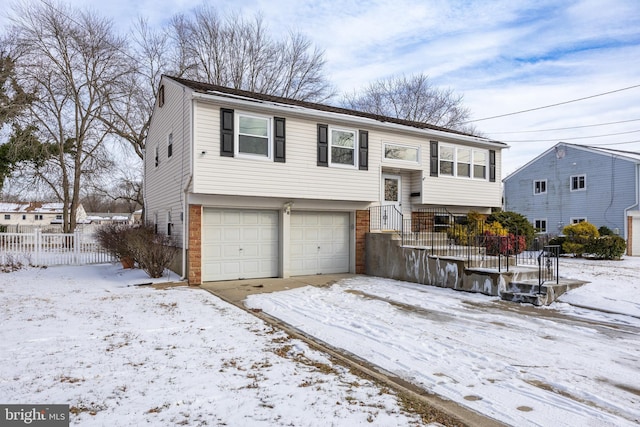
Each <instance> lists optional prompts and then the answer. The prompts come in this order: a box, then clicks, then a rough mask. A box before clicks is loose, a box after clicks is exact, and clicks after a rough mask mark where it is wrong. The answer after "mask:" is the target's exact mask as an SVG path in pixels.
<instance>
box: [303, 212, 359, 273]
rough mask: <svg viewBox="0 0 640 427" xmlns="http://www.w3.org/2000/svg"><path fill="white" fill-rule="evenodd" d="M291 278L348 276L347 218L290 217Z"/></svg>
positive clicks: (342, 215) (326, 215)
mask: <svg viewBox="0 0 640 427" xmlns="http://www.w3.org/2000/svg"><path fill="white" fill-rule="evenodd" d="M290 253H291V256H290V270H291V275H294V276H296V275H306V274H331V273H348V272H349V253H350V251H349V214H348V213H333V212H292V213H291V245H290Z"/></svg>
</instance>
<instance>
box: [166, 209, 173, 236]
mask: <svg viewBox="0 0 640 427" xmlns="http://www.w3.org/2000/svg"><path fill="white" fill-rule="evenodd" d="M172 228H173V224H172V223H171V212H167V236H171V229H172Z"/></svg>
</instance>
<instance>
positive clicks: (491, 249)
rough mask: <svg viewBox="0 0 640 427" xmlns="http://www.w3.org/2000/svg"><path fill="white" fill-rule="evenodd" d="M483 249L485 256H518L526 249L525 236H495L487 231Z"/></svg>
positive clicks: (510, 234)
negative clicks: (485, 249) (484, 249)
mask: <svg viewBox="0 0 640 427" xmlns="http://www.w3.org/2000/svg"><path fill="white" fill-rule="evenodd" d="M485 247H486V248H487V255H498V254H502V255H513V254H519V253H520V252H522V251H524V250H525V249H526V247H527V242H526V238H525V236H516V235H515V234H512V233H509V234H508V235H506V236H504V235H495V234H493V233H491V232H489V231H487V232H485Z"/></svg>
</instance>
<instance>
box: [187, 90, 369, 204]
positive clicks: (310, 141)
mask: <svg viewBox="0 0 640 427" xmlns="http://www.w3.org/2000/svg"><path fill="white" fill-rule="evenodd" d="M261 114H262V115H263V116H266V115H267V114H266V113H265V112H264V111H262V112H261ZM279 115H281V112H275V113H274V114H273V115H272V116H270V117H278V116H279ZM195 117H196V125H195V127H194V132H195V138H196V147H195V152H196V153H201V152H205V153H206V154H204V155H197V156H196V158H195V164H194V178H193V186H194V192H195V193H202V194H220V195H237V196H261V197H280V198H286V199H308V198H312V199H320V200H347V201H363V202H366V201H375V200H377V199H378V188H379V185H378V179H379V171H378V170H377V168H374V167H371V166H370V167H369V170H358V169H357V168H350V167H329V168H323V167H318V166H317V121H316V120H302V119H300V118H297V117H287V119H286V135H287V137H286V162H284V163H278V162H273V161H270V162H267V161H265V162H259V164H257V163H256V162H255V161H254V160H252V159H247V158H242V157H221V156H220V143H219V141H220V105H213V104H208V103H204V102H197V103H196V113H195ZM375 135H376V134H375V132H370V133H369V140H370V142H369V161H370V162H371V159H372V158H374V156H377V158H380V150H381V147H380V144H373V143H371V139H372V137H374V138H375ZM379 138H380V137H378V140H379Z"/></svg>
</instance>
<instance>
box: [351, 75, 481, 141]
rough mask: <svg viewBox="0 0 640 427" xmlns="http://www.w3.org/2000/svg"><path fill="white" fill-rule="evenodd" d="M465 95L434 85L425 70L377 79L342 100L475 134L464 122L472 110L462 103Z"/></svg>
mask: <svg viewBox="0 0 640 427" xmlns="http://www.w3.org/2000/svg"><path fill="white" fill-rule="evenodd" d="M462 98H463V97H462V95H457V94H455V93H454V92H453V90H451V89H441V88H438V87H434V86H433V85H432V84H431V82H430V81H429V77H428V76H426V75H425V74H416V75H412V76H408V77H407V76H405V75H401V76H393V77H390V78H387V79H381V80H377V81H375V82H373V83H370V84H369V85H368V86H367V87H365V89H364V90H363V91H362V92H355V91H354V92H353V93H351V94H345V95H344V97H343V100H342V104H343V105H344V106H345V107H346V108H351V109H353V110H358V111H366V112H369V113H373V114H379V115H383V116H389V117H395V118H399V119H404V120H411V121H416V122H422V123H429V124H432V125H435V126H442V127H444V128H448V129H454V130H459V131H463V132H467V133H472V134H473V133H475V129H474V128H473V126H465V125H463V122H465V121H467V120H468V119H469V116H470V111H469V110H468V109H467V108H466V107H464V106H463V104H462Z"/></svg>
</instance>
